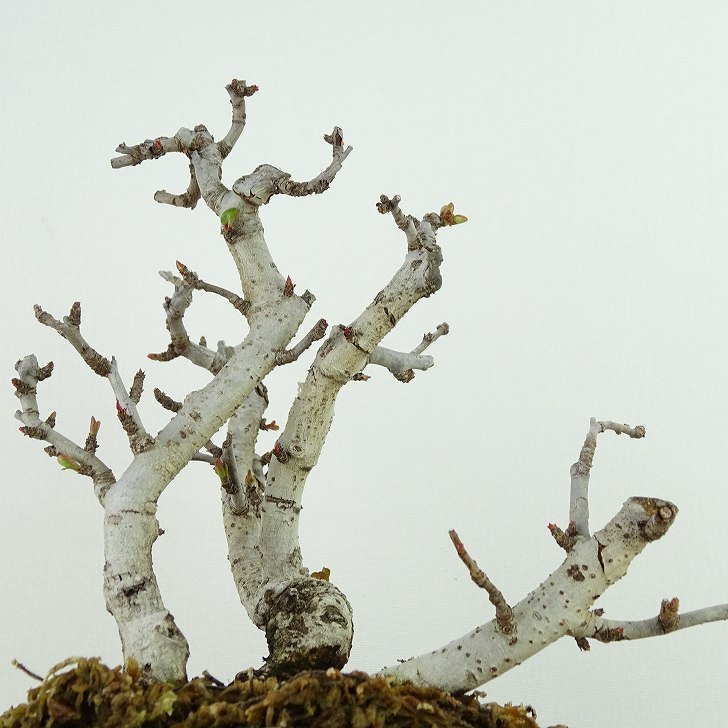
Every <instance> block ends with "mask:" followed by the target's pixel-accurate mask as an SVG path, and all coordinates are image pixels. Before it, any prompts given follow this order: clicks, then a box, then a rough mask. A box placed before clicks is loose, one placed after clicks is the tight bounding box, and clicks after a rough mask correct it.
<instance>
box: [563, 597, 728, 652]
mask: <svg viewBox="0 0 728 728" xmlns="http://www.w3.org/2000/svg"><path fill="white" fill-rule="evenodd" d="M673 601H674V600H673ZM660 616H661V615H660V614H658V615H657V616H656V617H652V618H651V619H642V620H636V621H635V620H616V619H604V618H603V617H602V616H601V614H597V613H596V612H590V613H589V617H588V619H587V620H586V623H585V624H584V625H582V626H580V628H579V629H578V630H575V631H574V632H573V636H574V637H576V638H593V639H596V640H599V641H601V642H606V641H612V640H610V639H609V636H610V635H619V639H624V640H640V639H645V638H647V637H662V636H664V635H665V634H668V633H670V632H677V631H678V630H681V629H687V628H688V627H696V626H698V625H700V624H708V623H710V622H722V621H725V620H728V604H717V605H715V606H713V607H705V608H703V609H696V610H694V611H692V612H685V613H684V614H679V615H677V614H676V616H675V619H674V622H673V623H672V624H671V625H670V626H668V627H666V626H665V624H664V622H663V621H662V620H661V619H660ZM605 635H606V636H607V639H605Z"/></svg>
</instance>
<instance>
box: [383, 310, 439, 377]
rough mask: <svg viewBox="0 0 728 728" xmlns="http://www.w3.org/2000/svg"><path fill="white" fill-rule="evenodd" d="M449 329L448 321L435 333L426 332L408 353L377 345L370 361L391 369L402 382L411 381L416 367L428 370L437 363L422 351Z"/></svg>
mask: <svg viewBox="0 0 728 728" xmlns="http://www.w3.org/2000/svg"><path fill="white" fill-rule="evenodd" d="M449 331H450V327H449V326H448V325H447V324H446V323H442V324H440V325H439V326H438V327H437V329H435V331H434V332H433V333H431V334H425V335H424V336H423V337H422V341H421V342H420V343H419V344H418V345H417V346H416V347H415V348H414V349H413V350H412V351H411V352H409V353H408V354H406V353H404V352H400V351H393V350H392V349H385V348H384V347H383V346H376V347H375V348H374V349H373V350H372V353H371V355H370V356H369V363H370V364H377V365H379V366H383V367H385V368H387V369H389V371H390V372H391V373H392V374H393V375H394V377H395V378H396V379H398V380H399V381H400V382H405V383H407V382H411V381H412V380H413V379H414V377H415V373H414V371H413V370H414V369H421V370H427V369H429V368H430V367H431V366H433V364H434V363H435V360H434V359H433V358H432V357H431V356H422V352H423V351H425V349H427V347H428V346H430V344H432V343H433V342H434V341H437V339H439V338H440V337H441V336H445V335H446V334H448V333H449Z"/></svg>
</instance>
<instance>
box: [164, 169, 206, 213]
mask: <svg viewBox="0 0 728 728" xmlns="http://www.w3.org/2000/svg"><path fill="white" fill-rule="evenodd" d="M189 170H190V182H189V184H188V185H187V189H186V190H185V191H184V192H183V193H182V194H181V195H175V194H171V193H170V192H167V190H158V191H157V192H155V193H154V199H155V200H156V201H157V202H160V203H161V204H163V205H172V206H173V207H186V208H188V209H189V210H194V209H195V207H197V203H198V202H199V201H200V196H201V195H200V186H199V185H198V184H197V179H196V178H195V168H194V166H193V165H192V164H190V165H189Z"/></svg>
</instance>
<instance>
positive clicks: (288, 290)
mask: <svg viewBox="0 0 728 728" xmlns="http://www.w3.org/2000/svg"><path fill="white" fill-rule="evenodd" d="M295 287H296V285H295V283H294V282H293V281H292V280H291V276H286V282H285V284H284V285H283V295H284V296H285V297H286V298H290V297H291V296H292V295H293V289H294V288H295Z"/></svg>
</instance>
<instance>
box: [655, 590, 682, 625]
mask: <svg viewBox="0 0 728 728" xmlns="http://www.w3.org/2000/svg"><path fill="white" fill-rule="evenodd" d="M679 609H680V600H679V599H678V598H677V597H673V598H672V599H663V600H662V604H661V605H660V614H659V615H658V616H657V624H658V625H659V627H660V629H661V630H662V631H663V632H665V633H667V632H673V631H674V630H676V629H677V628H678V627H679V626H680V615H679V614H678V610H679Z"/></svg>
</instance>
